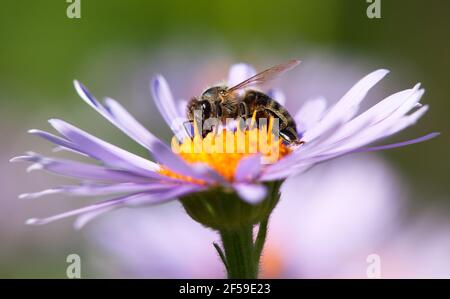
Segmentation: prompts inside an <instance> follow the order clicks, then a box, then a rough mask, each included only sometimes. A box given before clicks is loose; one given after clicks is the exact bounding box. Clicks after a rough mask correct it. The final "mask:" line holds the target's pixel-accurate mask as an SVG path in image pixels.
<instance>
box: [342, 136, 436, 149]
mask: <svg viewBox="0 0 450 299" xmlns="http://www.w3.org/2000/svg"><path fill="white" fill-rule="evenodd" d="M440 134H441V133H439V132H433V133H430V134H427V135H425V136H422V137H418V138H415V139H411V140H407V141H402V142H397V143H392V144H386V145H379V146H373V147H363V148H359V149H356V150H354V151H351V153H361V152H362V153H366V152H375V151H383V150H388V149H393V148H397V147H403V146H408V145H411V144H416V143H420V142H424V141H427V140H430V139H433V138H435V137H437V136H439V135H440Z"/></svg>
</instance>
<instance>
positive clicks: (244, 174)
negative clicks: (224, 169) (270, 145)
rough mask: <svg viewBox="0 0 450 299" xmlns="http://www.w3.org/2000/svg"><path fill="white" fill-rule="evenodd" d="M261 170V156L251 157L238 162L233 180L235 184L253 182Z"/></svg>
mask: <svg viewBox="0 0 450 299" xmlns="http://www.w3.org/2000/svg"><path fill="white" fill-rule="evenodd" d="M261 168H262V164H261V155H253V156H250V157H247V158H244V159H242V160H241V161H239V164H238V166H237V168H236V171H235V175H234V178H235V180H236V181H237V182H242V181H247V182H250V181H252V180H254V179H255V178H256V177H257V176H258V175H259V173H260V171H261Z"/></svg>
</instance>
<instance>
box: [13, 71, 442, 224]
mask: <svg viewBox="0 0 450 299" xmlns="http://www.w3.org/2000/svg"><path fill="white" fill-rule="evenodd" d="M254 73H255V71H254V69H253V68H251V67H250V66H248V65H246V64H237V65H234V66H232V68H231V70H230V74H229V78H228V82H230V83H231V84H232V83H235V82H240V81H242V80H244V79H246V78H248V77H249V76H250V75H252V74H254ZM387 73H388V71H386V70H377V71H375V72H373V73H370V74H369V75H367V76H366V77H364V78H363V79H361V80H360V81H359V82H357V83H356V84H355V85H354V86H353V87H352V88H351V89H350V90H349V91H348V92H347V93H346V94H345V95H344V96H343V97H342V99H341V100H340V101H338V102H337V103H336V104H335V105H334V106H332V107H330V108H328V109H327V107H326V102H325V101H324V100H323V99H317V100H314V101H310V102H307V103H305V105H304V106H303V107H302V108H301V109H300V110H299V111H298V112H297V113H296V114H295V118H296V122H297V124H298V128H297V129H298V131H299V134H300V135H301V136H302V140H303V141H304V142H305V143H304V144H303V145H302V146H300V147H296V148H293V149H291V150H289V152H285V154H283V155H281V156H280V157H279V159H278V160H277V161H275V163H272V164H270V165H268V164H263V163H262V157H261V155H260V154H256V155H255V154H250V153H244V154H242V155H239V156H236V155H234V156H233V157H231V156H229V157H228V156H227V158H226V160H223V157H224V155H225V156H226V154H221V156H220V157H219V155H217V154H216V155H214V154H211V155H210V156H207V157H206V158H205V156H201V155H200V156H201V157H200V156H193V155H192V156H189V155H181V154H177V153H175V152H173V151H172V149H171V148H170V147H169V146H168V145H166V144H165V143H163V142H162V141H161V140H160V139H159V138H158V137H156V136H155V135H153V134H152V133H150V132H149V131H148V130H147V129H146V128H144V127H143V126H142V125H141V124H140V123H139V122H138V121H137V120H136V119H135V118H133V117H132V116H131V115H130V114H129V113H128V112H127V111H126V110H125V109H124V108H123V107H122V106H121V105H120V104H119V103H118V102H116V101H115V100H113V99H110V98H107V99H106V100H105V101H104V103H103V104H102V103H100V102H99V101H98V100H97V99H95V98H94V97H93V96H92V95H91V94H90V93H89V92H88V90H87V89H86V88H85V87H84V86H83V85H82V84H81V83H79V82H78V81H75V88H76V90H77V92H78V94H79V95H80V96H81V98H82V99H83V100H84V101H85V102H86V103H87V104H88V105H90V106H91V107H92V108H94V109H95V110H96V111H97V112H98V113H100V114H101V115H102V116H103V117H104V118H106V119H107V120H108V121H109V122H111V123H112V124H114V125H115V126H116V127H117V128H119V129H120V130H121V131H123V132H124V133H125V134H127V135H128V136H129V137H130V138H132V139H133V140H134V141H136V142H137V143H139V144H140V145H142V146H143V147H145V148H146V149H147V150H148V151H149V152H150V153H151V155H152V156H153V159H154V161H155V162H154V161H151V160H149V159H145V158H142V157H140V156H137V155H135V154H133V153H130V152H128V151H125V150H123V149H121V148H119V147H117V146H115V145H113V144H110V143H108V142H106V141H103V140H101V139H99V138H97V137H95V136H93V135H91V134H89V133H87V132H85V131H83V130H81V129H79V128H77V127H75V126H73V125H71V124H69V123H67V122H65V121H63V120H59V119H51V120H50V121H49V122H50V124H51V125H52V126H53V128H54V129H55V130H56V131H58V132H59V134H60V136H56V135H53V134H51V133H48V132H45V131H41V130H30V133H31V134H33V135H37V136H40V137H42V138H44V139H47V140H48V141H50V142H52V143H54V144H56V145H57V146H58V148H59V149H65V150H69V151H71V152H73V153H74V154H77V155H81V156H84V157H88V158H91V159H93V160H95V161H97V162H99V164H91V163H85V162H78V161H72V160H66V159H58V158H49V157H44V156H41V155H39V154H36V153H32V152H30V153H27V154H26V155H24V156H20V157H16V158H13V159H12V160H11V161H27V162H32V163H33V164H32V165H31V166H30V167H29V168H28V170H29V171H31V170H35V169H45V170H47V171H49V172H51V173H55V174H59V175H63V176H66V177H71V178H76V179H79V180H80V181H81V182H82V184H80V185H75V186H62V187H58V188H53V189H48V190H44V191H41V192H37V193H28V194H22V195H21V197H23V198H35V197H39V196H42V195H46V194H55V193H64V194H69V195H74V196H99V195H102V196H112V195H116V196H115V197H113V198H112V199H109V200H105V201H101V202H98V203H96V204H93V205H89V206H86V207H83V208H80V209H76V210H73V211H69V212H65V213H62V214H58V215H54V216H51V217H48V218H43V219H37V218H32V219H29V220H27V224H46V223H49V222H52V221H55V220H58V219H62V218H65V217H69V216H78V218H77V220H76V222H75V227H76V228H81V227H82V226H83V225H84V224H86V223H87V222H88V221H90V220H92V219H93V218H95V217H97V216H99V215H101V214H103V213H105V212H108V211H112V210H115V209H118V208H121V207H126V206H136V205H154V204H159V203H162V202H166V201H169V200H173V199H176V198H183V197H185V196H187V195H190V194H196V193H199V192H203V191H208V190H213V189H214V188H217V187H221V188H224V189H225V190H228V192H230V191H231V192H235V193H236V194H237V195H238V196H239V198H241V199H242V200H243V201H245V202H247V203H249V204H251V205H256V204H258V203H260V202H261V201H262V200H263V199H264V198H265V197H266V193H267V185H266V183H267V182H270V181H279V180H283V179H285V178H287V177H289V176H293V175H296V174H298V173H301V172H303V171H305V170H306V169H308V168H310V167H311V166H313V165H315V164H317V163H319V162H323V161H325V160H329V159H332V158H336V157H339V156H342V155H344V154H348V153H353V152H367V151H375V150H382V149H389V148H394V147H398V146H404V145H408V144H413V143H417V142H421V141H425V140H428V139H430V138H432V137H434V136H436V135H437V134H436V133H432V134H429V135H426V136H423V137H420V138H417V139H414V140H409V141H406V142H401V143H397V144H390V145H383V146H375V147H368V146H367V145H368V144H371V143H373V142H375V141H378V140H380V139H382V138H385V137H388V136H391V135H393V134H395V133H397V132H399V131H401V130H403V129H405V128H406V127H408V126H410V125H412V124H414V123H415V122H416V121H417V120H418V119H419V118H420V117H421V116H422V115H423V114H424V113H425V112H426V111H427V109H428V106H421V105H420V103H419V100H420V98H421V97H422V95H423V93H424V90H423V89H421V88H420V86H419V85H416V86H414V87H413V88H411V89H407V90H404V91H400V92H398V93H395V94H393V95H391V96H389V97H387V98H386V99H384V100H382V101H381V102H379V103H378V104H377V105H375V106H373V107H371V108H370V109H368V110H367V111H365V112H363V113H361V114H358V108H359V105H360V103H361V102H362V100H363V99H364V97H365V95H366V94H367V92H368V91H369V90H370V89H371V88H372V87H373V86H374V85H375V84H376V83H377V82H379V81H380V80H381V79H382V78H383V77H384V76H385V75H386V74H387ZM151 90H152V94H153V97H154V100H155V102H156V105H157V107H158V109H159V111H160V113H161V114H162V116H163V118H164V119H165V121H166V122H167V123H168V124H169V126H171V127H172V129H173V130H174V133H175V135H176V136H177V138H178V139H181V140H189V139H190V138H191V137H190V136H188V135H187V133H186V132H185V131H183V130H181V129H180V128H179V127H178V128H177V126H173V123H174V122H173V121H174V120H182V119H184V118H185V115H184V112H182V111H183V110H184V107H183V102H179V103H178V104H177V102H176V101H175V100H174V98H173V95H172V93H171V91H170V89H169V86H168V84H167V82H166V80H165V79H164V78H163V77H162V76H156V78H155V79H154V80H153V81H152V82H151ZM271 95H272V96H273V97H275V99H278V100H279V101H283V99H284V96H283V95H282V93H281V92H279V91H272V92H271ZM180 106H181V107H180ZM280 147H281V148H283V146H282V145H280ZM194 157H195V158H194Z"/></svg>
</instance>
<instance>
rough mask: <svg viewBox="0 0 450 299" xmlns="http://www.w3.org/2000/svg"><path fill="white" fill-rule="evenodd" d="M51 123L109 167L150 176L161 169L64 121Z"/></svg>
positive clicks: (57, 120) (52, 120)
mask: <svg viewBox="0 0 450 299" xmlns="http://www.w3.org/2000/svg"><path fill="white" fill-rule="evenodd" d="M49 122H50V124H51V125H52V126H53V127H54V128H55V129H56V130H57V131H58V132H60V133H61V134H62V135H63V136H64V137H66V138H67V139H68V140H69V141H71V142H72V143H74V144H76V145H77V147H78V148H79V149H80V150H82V151H83V152H85V153H86V154H88V155H89V156H91V157H93V158H94V159H97V160H99V161H103V162H104V163H105V164H107V165H111V166H114V167H118V168H122V169H125V170H129V171H132V172H136V173H139V174H142V175H150V176H151V175H152V174H154V173H155V171H157V170H158V169H159V166H158V165H157V164H156V163H153V162H151V161H149V160H146V159H144V158H142V157H139V156H137V155H134V154H132V153H130V152H128V151H125V150H123V149H121V148H119V147H117V146H115V145H113V144H111V143H108V142H106V141H104V140H101V139H99V138H97V137H95V136H93V135H91V134H89V133H87V132H85V131H83V130H81V129H79V128H77V127H75V126H73V125H71V124H69V123H67V122H65V121H63V120H59V119H51V120H49Z"/></svg>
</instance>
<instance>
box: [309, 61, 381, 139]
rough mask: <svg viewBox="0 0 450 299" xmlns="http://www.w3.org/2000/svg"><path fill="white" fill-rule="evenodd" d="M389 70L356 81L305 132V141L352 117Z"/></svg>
mask: <svg viewBox="0 0 450 299" xmlns="http://www.w3.org/2000/svg"><path fill="white" fill-rule="evenodd" d="M388 72H389V71H387V70H383V69H381V70H377V71H374V72H372V73H370V74H369V75H367V76H365V77H364V78H362V79H361V80H360V81H359V82H358V83H356V84H355V85H354V86H353V87H352V88H351V89H350V90H349V91H348V92H347V93H346V94H345V95H344V96H343V97H342V99H341V100H339V102H337V103H336V104H335V105H334V106H333V107H332V108H331V109H330V110H328V112H327V113H326V114H325V116H324V117H323V119H322V120H321V121H320V123H319V124H318V125H316V126H315V127H314V128H312V129H311V130H308V131H306V132H305V134H304V140H305V141H307V142H308V141H311V140H313V139H315V138H316V137H317V136H319V135H321V134H322V132H323V131H326V130H328V129H329V128H330V127H333V126H335V125H336V124H337V123H340V122H345V121H348V120H349V119H351V118H352V117H353V116H354V115H355V113H356V112H357V110H358V107H359V104H360V103H361V101H362V100H363V99H364V98H365V96H366V94H367V93H368V91H369V90H370V89H371V88H372V87H373V86H374V85H375V84H376V83H378V82H379V81H380V80H381V79H383V77H384V76H386V74H387V73H388Z"/></svg>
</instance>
